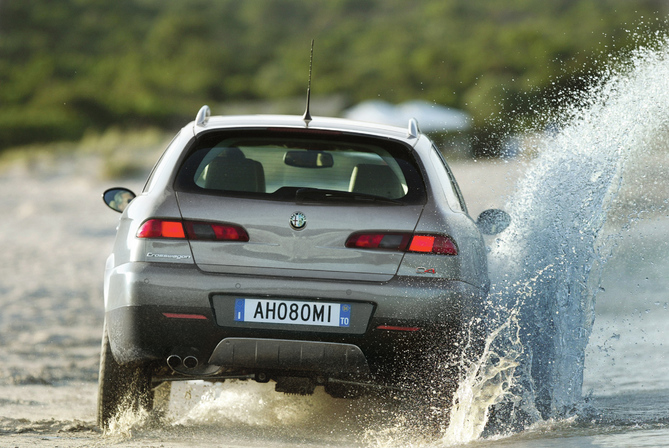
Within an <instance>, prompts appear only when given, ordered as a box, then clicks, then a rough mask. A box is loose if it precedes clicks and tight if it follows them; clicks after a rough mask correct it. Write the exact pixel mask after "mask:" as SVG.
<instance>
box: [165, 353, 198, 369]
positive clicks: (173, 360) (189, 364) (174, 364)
mask: <svg viewBox="0 0 669 448" xmlns="http://www.w3.org/2000/svg"><path fill="white" fill-rule="evenodd" d="M198 364H199V362H198V360H197V358H196V357H195V356H186V357H185V358H183V359H181V356H179V355H170V356H168V357H167V365H168V366H170V368H171V369H172V370H178V369H179V368H180V367H185V368H186V369H194V368H196V367H197V366H198Z"/></svg>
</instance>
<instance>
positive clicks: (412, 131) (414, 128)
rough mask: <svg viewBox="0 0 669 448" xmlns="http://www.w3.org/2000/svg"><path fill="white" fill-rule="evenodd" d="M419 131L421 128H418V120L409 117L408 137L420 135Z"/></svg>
mask: <svg viewBox="0 0 669 448" xmlns="http://www.w3.org/2000/svg"><path fill="white" fill-rule="evenodd" d="M419 133H420V129H419V128H418V120H416V119H415V118H411V119H409V129H407V137H409V138H416V137H418V134H419Z"/></svg>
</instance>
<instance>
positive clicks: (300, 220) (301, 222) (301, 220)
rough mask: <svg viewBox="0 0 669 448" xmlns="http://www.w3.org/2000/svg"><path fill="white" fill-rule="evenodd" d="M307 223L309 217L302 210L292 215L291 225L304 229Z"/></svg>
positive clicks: (294, 227) (297, 228) (296, 228)
mask: <svg viewBox="0 0 669 448" xmlns="http://www.w3.org/2000/svg"><path fill="white" fill-rule="evenodd" d="M306 225H307V217H306V216H304V213H302V212H295V213H293V216H291V217H290V226H291V227H292V228H293V229H295V230H302V229H304V227H305V226H306Z"/></svg>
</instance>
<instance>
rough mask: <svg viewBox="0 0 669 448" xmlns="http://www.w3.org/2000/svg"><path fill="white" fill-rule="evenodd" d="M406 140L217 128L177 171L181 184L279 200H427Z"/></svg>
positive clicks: (203, 190)
mask: <svg viewBox="0 0 669 448" xmlns="http://www.w3.org/2000/svg"><path fill="white" fill-rule="evenodd" d="M423 185H424V184H423V182H422V179H421V176H420V174H419V170H418V168H417V166H416V162H415V160H414V158H413V156H412V154H411V150H410V149H409V148H407V147H405V146H404V145H402V144H400V143H397V142H392V141H388V140H380V139H373V138H359V137H351V136H345V135H338V134H323V133H310V132H302V133H292V132H262V131H253V132H242V133H240V132H236V133H229V132H228V133H221V132H217V133H209V134H206V135H204V136H202V137H200V138H198V140H197V141H196V142H195V143H194V146H193V148H192V149H191V150H190V152H189V155H188V157H187V158H186V160H185V162H184V163H183V164H182V166H181V168H180V170H179V173H178V175H177V182H176V188H177V190H180V191H190V192H201V193H206V194H219V195H229V196H243V197H255V198H259V199H270V200H271V199H274V200H289V201H290V200H304V201H316V202H349V201H357V202H369V203H397V204H404V203H421V202H424V200H425V194H424V186H423Z"/></svg>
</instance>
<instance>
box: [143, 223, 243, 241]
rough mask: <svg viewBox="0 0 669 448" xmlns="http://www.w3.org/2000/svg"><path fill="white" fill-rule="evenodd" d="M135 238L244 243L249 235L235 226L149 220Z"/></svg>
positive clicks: (241, 228)
mask: <svg viewBox="0 0 669 448" xmlns="http://www.w3.org/2000/svg"><path fill="white" fill-rule="evenodd" d="M137 238H177V239H190V240H206V241H241V242H246V241H248V240H249V234H248V233H247V232H246V230H244V228H243V227H241V226H238V225H235V224H222V223H210V222H196V221H183V222H182V221H170V220H164V219H149V220H148V221H145V222H144V223H143V224H142V225H141V226H140V227H139V230H138V231H137Z"/></svg>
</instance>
